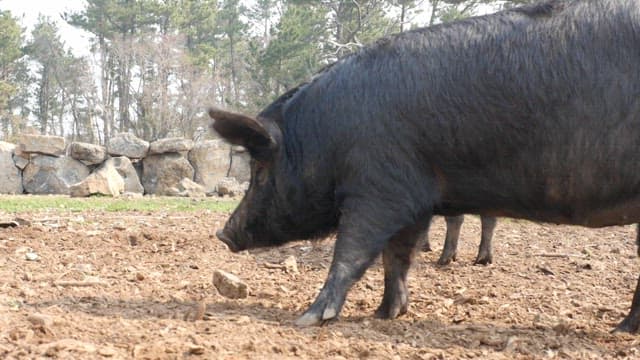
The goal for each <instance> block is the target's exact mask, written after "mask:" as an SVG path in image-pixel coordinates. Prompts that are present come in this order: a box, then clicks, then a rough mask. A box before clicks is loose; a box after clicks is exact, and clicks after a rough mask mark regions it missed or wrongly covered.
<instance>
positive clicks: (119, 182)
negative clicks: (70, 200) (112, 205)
mask: <svg viewBox="0 0 640 360" xmlns="http://www.w3.org/2000/svg"><path fill="white" fill-rule="evenodd" d="M122 193H124V180H123V179H122V176H120V174H119V173H118V171H117V170H116V168H115V166H114V165H113V161H105V162H104V163H103V164H102V165H101V166H100V167H99V168H98V169H96V170H95V171H94V172H93V173H91V175H89V176H87V177H86V178H85V179H84V180H82V181H80V182H79V183H76V184H74V185H72V186H71V187H70V188H69V195H71V196H74V197H86V196H91V195H107V196H113V197H118V196H120V194H122Z"/></svg>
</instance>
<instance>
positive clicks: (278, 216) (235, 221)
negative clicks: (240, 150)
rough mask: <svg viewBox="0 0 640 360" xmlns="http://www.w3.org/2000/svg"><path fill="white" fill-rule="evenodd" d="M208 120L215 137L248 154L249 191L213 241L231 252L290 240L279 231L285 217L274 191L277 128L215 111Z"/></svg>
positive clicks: (260, 121) (284, 225)
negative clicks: (240, 146)
mask: <svg viewBox="0 0 640 360" xmlns="http://www.w3.org/2000/svg"><path fill="white" fill-rule="evenodd" d="M209 116H211V118H213V119H214V120H215V121H214V122H213V124H212V128H213V129H214V130H215V131H216V132H217V133H218V134H220V135H221V136H222V137H223V138H224V139H226V140H227V141H228V142H230V143H232V144H235V145H242V146H244V147H245V148H246V149H247V150H248V151H249V153H250V154H251V181H250V185H249V189H248V190H247V193H246V194H245V196H244V198H243V199H242V201H241V202H240V205H238V207H237V208H236V210H235V211H234V212H233V214H232V215H231V217H230V218H229V220H228V221H227V223H226V224H225V227H224V229H223V230H220V231H218V232H217V234H216V235H217V237H218V238H219V239H220V240H221V241H222V242H224V243H225V244H227V246H228V247H229V249H230V250H231V251H233V252H237V251H241V250H244V249H251V248H257V247H266V246H276V245H280V244H282V243H284V242H286V241H288V240H291V234H289V233H288V232H286V231H284V230H283V229H284V228H286V227H287V226H286V224H285V223H286V222H287V218H288V216H287V214H284V213H283V208H284V207H285V206H281V205H279V204H281V203H282V199H281V198H279V191H278V189H277V186H278V184H277V182H278V179H277V178H276V175H277V174H276V172H277V171H278V165H279V164H278V163H279V160H278V157H279V153H280V141H281V139H282V132H281V130H280V128H279V127H278V125H277V124H276V123H275V122H274V121H272V120H270V119H268V118H264V119H263V118H260V120H256V119H253V118H251V117H248V116H244V115H240V114H235V113H231V112H227V111H223V110H218V109H210V110H209ZM280 193H281V192H280ZM280 195H281V194H280Z"/></svg>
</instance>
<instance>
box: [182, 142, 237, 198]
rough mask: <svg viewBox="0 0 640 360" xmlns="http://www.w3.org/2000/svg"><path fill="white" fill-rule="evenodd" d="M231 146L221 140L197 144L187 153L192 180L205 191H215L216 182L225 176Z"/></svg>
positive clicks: (227, 169)
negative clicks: (192, 175)
mask: <svg viewBox="0 0 640 360" xmlns="http://www.w3.org/2000/svg"><path fill="white" fill-rule="evenodd" d="M230 151H231V146H230V145H229V144H227V143H226V142H224V141H223V140H207V141H203V142H198V143H196V144H195V145H194V146H193V149H191V151H189V162H190V163H191V165H192V166H193V168H194V170H195V176H194V180H195V182H197V183H198V184H200V185H202V186H204V188H205V190H206V191H207V192H208V193H210V192H215V191H216V186H217V185H218V182H219V181H220V180H221V179H222V178H224V177H226V176H227V172H228V171H229V164H230V157H229V154H230Z"/></svg>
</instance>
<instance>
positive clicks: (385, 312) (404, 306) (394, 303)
mask: <svg viewBox="0 0 640 360" xmlns="http://www.w3.org/2000/svg"><path fill="white" fill-rule="evenodd" d="M408 309H409V301H408V300H407V296H406V293H405V295H399V296H398V298H396V299H391V300H390V299H383V301H382V303H381V304H380V306H378V309H377V310H376V312H375V313H374V316H375V317H376V318H378V319H395V318H397V317H398V316H400V315H404V314H406V313H407V310H408Z"/></svg>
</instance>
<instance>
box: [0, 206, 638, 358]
mask: <svg viewBox="0 0 640 360" xmlns="http://www.w3.org/2000/svg"><path fill="white" fill-rule="evenodd" d="M0 215H3V216H4V217H5V218H6V217H10V218H14V217H16V216H18V217H20V218H23V219H25V220H27V221H28V224H25V225H21V226H17V227H13V228H5V229H0V358H7V359H31V358H59V359H94V358H96V359H97V358H113V359H125V358H134V359H181V358H202V359H287V358H296V359H298V358H300V359H355V358H360V359H366V358H370V359H456V358H463V359H464V358H482V359H534V358H535V359H538V358H575V359H587V358H594V359H600V358H640V346H639V342H640V336H634V335H629V334H612V333H610V331H611V330H612V328H613V327H614V326H615V325H616V324H617V323H618V322H619V321H621V320H622V318H623V316H624V315H625V314H626V312H627V311H628V308H629V305H630V303H631V297H632V291H633V289H634V288H635V283H636V280H637V278H638V272H639V268H638V265H637V264H638V259H637V258H636V249H635V245H634V239H635V228H634V227H632V226H626V227H612V228H605V229H586V228H580V227H569V226H555V225H540V224H534V223H530V222H525V221H515V220H502V219H501V221H499V223H498V227H497V228H496V232H495V237H494V239H495V240H494V264H493V265H489V266H482V265H478V266H474V265H472V262H473V260H474V258H475V255H476V251H477V246H478V243H479V234H480V224H479V221H478V219H477V218H476V217H467V219H466V221H465V224H464V225H463V228H462V234H461V238H460V247H459V251H458V260H457V261H456V262H454V263H453V264H452V265H450V266H447V267H439V266H437V265H436V264H435V262H436V260H437V258H438V255H439V252H440V249H441V247H442V241H443V238H444V230H445V229H444V221H442V219H441V218H437V219H436V220H435V221H434V224H433V225H432V228H431V231H430V235H431V239H432V247H433V248H434V249H435V251H434V252H430V253H421V254H419V255H418V257H417V258H416V261H415V263H414V266H413V268H412V271H411V272H410V280H409V284H410V291H411V298H410V301H411V304H410V309H409V313H408V314H406V315H404V316H402V317H400V318H398V319H396V320H393V321H388V320H378V319H374V318H373V317H372V313H373V311H374V310H375V308H376V307H377V305H378V303H379V301H380V300H381V296H382V287H383V273H382V267H381V264H380V262H379V261H378V262H377V263H376V264H375V265H374V266H373V267H372V268H371V269H370V270H369V271H368V272H367V273H366V274H365V276H364V277H363V278H362V279H361V281H359V282H358V283H357V284H356V285H355V286H354V287H353V289H352V290H351V292H350V293H349V297H348V299H347V303H346V305H345V308H344V310H343V311H342V317H341V318H340V320H339V321H337V322H333V323H330V324H328V325H326V326H323V327H313V328H297V327H295V326H294V325H293V324H292V322H293V320H294V319H295V318H296V316H298V315H299V314H300V313H301V312H302V311H303V310H304V309H305V308H306V306H308V305H309V304H310V302H311V301H312V300H313V299H314V297H315V296H316V294H317V293H318V290H319V288H320V287H321V286H322V284H323V281H324V279H325V276H326V274H327V269H328V266H329V264H330V261H331V253H332V244H333V239H325V240H322V241H317V242H313V243H311V242H296V243H292V244H290V245H287V246H285V247H281V248H275V249H267V250H259V251H252V252H243V253H239V254H232V253H230V252H229V251H228V250H227V249H226V247H225V245H223V244H222V243H220V242H219V241H217V240H216V239H215V236H214V234H215V231H216V230H217V229H219V228H220V227H221V226H222V225H223V223H224V221H225V220H226V218H227V217H228V214H224V213H215V212H208V211H199V212H166V213H165V212H124V213H109V212H99V211H96V212H92V211H86V212H82V213H72V212H64V211H62V212H61V211H55V212H52V211H41V212H33V213H21V214H0ZM0 217H1V216H0ZM290 256H294V257H295V259H296V262H297V271H296V269H294V268H293V267H292V266H290V265H291V264H288V266H285V265H284V264H283V262H284V261H285V259H287V258H288V257H290ZM290 260H291V259H289V261H290ZM215 270H223V271H226V272H229V273H232V274H235V275H237V276H238V277H239V278H240V279H241V280H242V281H244V282H245V283H246V284H247V285H248V288H249V295H248V297H247V298H244V299H229V298H225V297H223V296H222V295H220V294H219V293H218V292H217V290H216V288H215V287H214V286H213V284H212V274H213V273H214V271H215Z"/></svg>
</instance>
